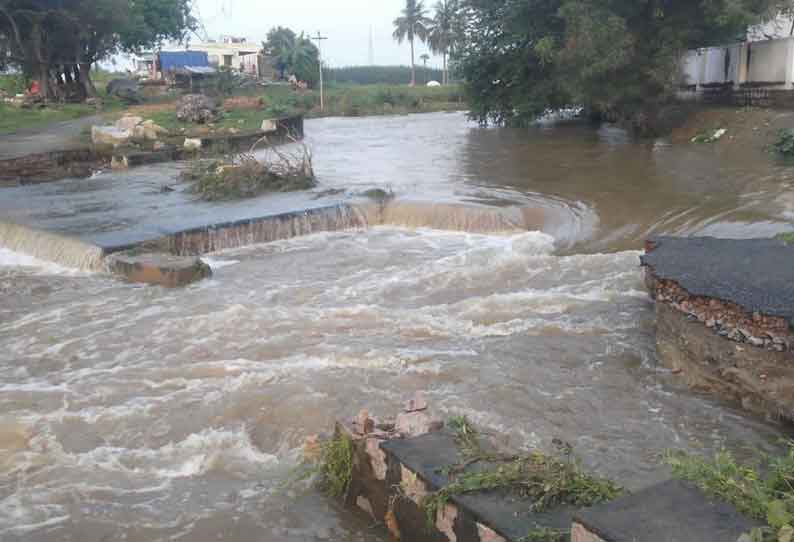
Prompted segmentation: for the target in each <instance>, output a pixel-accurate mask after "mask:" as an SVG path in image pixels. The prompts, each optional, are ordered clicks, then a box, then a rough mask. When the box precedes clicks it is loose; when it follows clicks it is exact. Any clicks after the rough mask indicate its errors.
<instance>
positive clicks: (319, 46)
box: [312, 30, 328, 111]
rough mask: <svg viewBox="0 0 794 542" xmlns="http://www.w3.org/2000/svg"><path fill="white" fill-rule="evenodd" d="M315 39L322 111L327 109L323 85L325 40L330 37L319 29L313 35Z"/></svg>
mask: <svg viewBox="0 0 794 542" xmlns="http://www.w3.org/2000/svg"><path fill="white" fill-rule="evenodd" d="M312 39H313V40H317V50H318V51H319V53H320V54H319V61H320V111H325V96H324V93H325V89H324V86H323V41H325V40H327V39H328V37H326V36H323V35H321V34H320V31H319V30H318V31H317V35H316V36H312Z"/></svg>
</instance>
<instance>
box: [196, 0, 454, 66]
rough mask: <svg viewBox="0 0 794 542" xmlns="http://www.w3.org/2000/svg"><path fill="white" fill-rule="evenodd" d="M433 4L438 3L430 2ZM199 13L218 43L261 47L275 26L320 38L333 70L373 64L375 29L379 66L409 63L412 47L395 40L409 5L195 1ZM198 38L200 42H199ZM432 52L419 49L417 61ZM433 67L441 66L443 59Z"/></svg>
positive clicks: (385, 0) (371, 0)
mask: <svg viewBox="0 0 794 542" xmlns="http://www.w3.org/2000/svg"><path fill="white" fill-rule="evenodd" d="M425 3H426V5H432V3H433V2H429V1H428V2H425ZM193 4H194V6H195V9H196V11H197V13H195V15H196V16H200V18H201V20H202V21H203V22H204V25H205V27H206V28H207V32H208V33H209V34H210V37H212V38H218V37H220V35H221V34H231V35H240V36H244V37H247V38H249V39H251V40H253V41H256V42H259V41H262V40H263V39H264V38H265V35H266V34H267V31H268V30H269V29H270V28H271V27H274V26H279V25H281V26H287V27H289V28H292V29H293V30H295V31H296V32H298V33H300V32H301V31H305V32H307V33H313V34H316V33H317V31H318V30H319V31H320V32H322V33H323V35H325V36H328V38H329V39H328V40H326V41H324V42H323V58H324V60H325V62H326V63H327V64H328V65H330V66H353V65H365V64H368V63H369V60H368V59H369V29H370V26H371V27H372V42H373V49H374V57H375V63H376V64H406V65H407V64H409V63H410V61H411V56H410V55H411V52H410V49H409V47H408V44H407V43H404V44H403V45H397V42H395V41H394V40H393V39H392V37H391V36H392V31H393V28H392V21H394V18H395V17H398V16H399V15H400V9H401V8H402V7H403V6H404V5H405V0H193ZM193 39H196V38H195V37H194V38H193ZM426 51H427V47H426V46H425V45H424V44H417V49H416V61H417V64H421V62H420V60H419V55H420V54H422V53H423V52H426ZM429 64H431V65H435V66H440V64H441V61H440V59H437V58H433V59H431V60H430V62H429Z"/></svg>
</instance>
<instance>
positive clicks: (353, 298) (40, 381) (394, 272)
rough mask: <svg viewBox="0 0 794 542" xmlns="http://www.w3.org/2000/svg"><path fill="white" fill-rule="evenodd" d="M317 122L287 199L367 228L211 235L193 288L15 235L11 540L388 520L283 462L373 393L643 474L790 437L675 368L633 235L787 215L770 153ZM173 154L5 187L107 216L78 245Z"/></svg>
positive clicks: (202, 534) (766, 227)
mask: <svg viewBox="0 0 794 542" xmlns="http://www.w3.org/2000/svg"><path fill="white" fill-rule="evenodd" d="M306 131H307V134H308V143H309V144H310V145H311V147H312V149H313V151H314V161H315V168H316V170H317V173H318V175H319V181H320V187H319V188H318V189H317V190H316V191H315V193H314V194H308V195H307V194H299V195H287V196H283V195H280V196H278V197H274V198H275V199H278V198H286V200H285V201H287V203H289V202H290V201H292V202H294V204H295V205H304V204H306V202H307V201H314V200H313V199H312V198H314V197H315V196H316V197H319V198H323V197H327V196H325V195H323V194H327V193H329V192H327V191H328V190H332V189H338V190H341V191H342V192H340V193H338V195H337V196H336V197H338V198H339V199H341V200H343V201H346V202H348V203H350V204H351V205H354V206H361V209H364V210H362V211H360V212H361V213H364V214H366V213H375V214H377V217H376V218H371V217H370V218H369V219H368V221H366V223H367V224H368V225H369V226H370V227H361V224H362V223H363V222H360V221H358V222H356V224H357V225H358V226H359V227H356V228H354V229H349V230H346V231H338V232H321V231H320V232H316V233H311V232H309V234H308V235H305V236H301V237H296V238H293V239H288V240H283V241H277V242H274V243H269V244H263V245H256V246H251V247H244V248H236V249H231V250H224V251H220V252H216V253H212V254H209V255H207V256H206V259H207V261H208V262H209V263H210V264H211V266H212V267H213V268H214V276H213V277H212V278H211V279H209V280H205V281H202V282H199V283H196V284H194V285H191V286H189V287H186V288H184V289H176V290H173V289H172V290H169V289H163V288H159V287H143V286H140V285H134V284H127V283H123V282H120V281H118V280H116V279H114V278H112V277H109V276H106V275H104V274H102V273H99V272H95V271H87V270H78V269H74V268H71V267H66V266H64V267H61V266H57V265H54V264H51V263H46V262H44V261H43V260H44V259H46V258H45V256H46V252H47V250H50V249H48V248H46V247H43V248H41V251H40V252H39V253H38V254H36V256H37V257H38V258H32V257H30V256H26V255H25V254H23V253H21V252H19V251H12V250H10V249H9V248H8V247H6V248H0V539H2V540H3V541H4V542H5V541H17V540H19V541H21V540H25V541H55V540H57V541H62V540H73V541H81V542H83V541H100V540H125V541H155V540H158V541H159V540H162V541H166V540H169V541H191V542H193V541H217V540H234V541H252V540H262V541H288V542H293V541H295V542H297V541H315V540H355V541H364V540H385V537H383V535H382V534H381V532H380V531H378V530H376V529H372V528H371V527H370V525H369V523H368V522H367V521H366V520H362V519H360V518H358V517H357V516H355V515H353V514H351V513H349V512H346V511H344V510H342V509H341V508H339V507H338V506H337V504H335V503H334V502H333V501H331V500H329V499H327V498H325V497H323V496H322V495H321V494H319V493H317V492H316V491H315V490H312V489H311V488H306V487H305V486H303V485H300V484H298V485H290V484H288V483H287V482H288V481H289V479H290V476H291V473H292V469H293V468H294V467H295V465H296V464H297V461H298V460H299V456H300V447H301V444H302V442H303V440H304V438H305V437H306V436H307V435H311V434H316V433H322V432H326V431H328V430H329V429H330V428H331V427H332V424H333V422H334V420H335V419H337V418H341V417H347V416H351V415H354V414H355V413H356V412H358V411H359V410H360V409H362V408H367V409H368V410H369V411H370V412H372V413H375V414H378V413H383V414H389V413H393V412H396V410H397V409H398V408H399V406H400V405H401V404H402V401H403V400H404V399H405V398H406V397H408V396H410V395H412V394H413V393H414V392H415V391H417V390H423V391H424V392H425V396H426V398H427V400H428V402H429V403H430V405H431V407H432V408H433V409H435V410H436V411H437V412H439V413H440V414H441V415H442V416H447V415H460V414H464V415H466V416H468V417H469V418H470V419H471V420H472V421H473V422H474V423H475V424H477V425H479V426H481V427H483V428H486V429H487V430H488V431H490V432H493V433H498V434H500V435H504V438H505V439H506V442H507V444H508V445H509V446H512V447H516V448H530V447H540V448H542V449H551V441H552V439H553V438H561V439H563V440H564V441H567V442H569V443H571V444H572V445H573V447H574V449H575V451H576V453H577V454H578V455H579V456H580V457H581V458H582V459H583V461H584V463H585V465H586V466H587V467H589V468H591V469H594V470H595V471H597V472H598V473H600V474H602V475H605V476H611V477H614V478H616V479H617V480H618V481H620V482H622V483H623V484H625V485H627V486H628V487H630V488H634V489H636V488H640V487H644V486H646V485H648V484H651V483H653V482H656V481H660V480H662V479H664V478H666V477H667V476H668V473H667V471H666V470H665V468H664V466H663V465H662V464H661V454H662V453H663V451H664V450H666V449H669V448H683V449H686V450H690V451H696V452H701V453H705V454H709V453H712V452H714V451H716V450H719V449H721V448H727V449H729V450H732V451H733V452H734V453H736V454H738V455H739V456H742V457H744V456H747V455H748V454H750V453H752V451H753V450H757V449H762V450H772V449H774V448H775V446H776V445H777V439H778V437H779V434H780V433H779V431H780V429H779V428H778V427H776V426H774V425H770V424H766V423H764V422H762V421H759V420H757V419H755V418H752V417H750V416H747V415H745V414H744V413H742V412H741V411H738V410H735V409H734V408H732V407H730V406H728V405H724V404H722V403H720V402H719V401H718V400H715V399H713V398H709V397H703V396H699V395H697V394H696V393H693V392H691V391H689V390H686V389H683V388H681V387H679V386H678V385H677V384H676V382H675V379H674V378H673V377H672V376H671V375H670V374H669V373H668V372H667V371H666V370H664V369H663V368H661V367H659V366H658V365H657V361H656V356H655V348H654V313H653V305H652V303H651V301H650V300H649V299H648V296H647V293H646V292H645V290H644V286H643V283H642V275H641V271H640V268H639V255H640V252H639V250H640V248H641V247H642V243H643V241H644V239H645V238H646V237H647V236H649V235H653V234H657V233H672V234H681V235H696V234H697V235H717V236H726V237H757V236H770V235H772V234H774V233H776V232H778V231H782V230H786V229H788V228H789V227H790V226H789V222H790V221H791V217H792V213H794V191H792V182H794V173H792V172H794V170H792V169H791V168H788V167H786V166H785V165H783V164H779V163H776V162H775V161H774V159H773V158H772V157H770V156H769V155H768V154H765V153H763V152H762V151H761V150H759V149H753V148H733V147H721V146H695V145H675V146H673V145H670V144H668V143H665V142H664V141H650V142H648V141H643V142H636V141H633V140H631V139H630V138H629V137H628V136H627V135H626V134H625V133H624V132H622V131H619V130H617V129H614V128H610V127H603V128H593V127H590V126H587V125H581V124H567V125H558V126H549V127H541V128H534V129H531V130H512V129H494V128H490V129H484V128H479V127H477V126H476V125H474V124H471V123H468V122H467V121H466V119H465V117H464V116H463V115H460V114H432V115H419V116H407V117H384V118H366V119H323V120H316V121H309V122H307V125H306ZM175 176H176V168H174V167H173V166H157V167H149V168H144V169H141V170H133V171H131V172H127V173H114V174H104V175H101V176H99V177H98V178H95V179H83V180H67V181H61V182H59V183H53V184H51V185H46V186H45V185H41V186H34V187H23V188H19V189H8V191H2V192H0V210H4V211H3V212H5V213H7V216H9V217H11V218H13V219H14V220H17V221H20V222H25V223H26V225H27V226H31V225H35V224H34V222H37V223H38V224H39V225H42V224H44V225H46V226H47V228H48V229H50V230H51V231H57V232H59V233H62V234H63V233H72V234H74V233H81V232H82V230H81V228H89V227H90V228H94V229H93V230H91V232H93V233H91V232H89V233H90V235H88V234H87V235H86V236H83V237H82V239H83V241H81V243H79V244H75V246H78V245H79V246H82V244H83V242H85V240H86V239H91V238H93V239H98V238H99V236H100V234H101V235H105V234H107V232H119V231H122V229H123V228H126V227H133V226H134V223H135V220H139V221H140V222H141V223H142V222H144V221H147V223H151V222H152V221H155V220H161V219H163V217H164V216H165V214H166V213H165V212H164V211H163V210H162V209H160V210H157V211H154V210H151V209H150V212H149V213H148V214H147V213H146V212H144V210H140V209H135V208H133V206H134V205H135V203H134V202H135V201H138V200H137V199H136V198H137V196H136V197H132V196H130V197H127V198H126V200H125V202H124V203H122V202H120V200H119V201H116V200H114V199H113V196H112V194H113V191H111V190H110V187H117V191H116V192H115V193H116V194H118V193H119V192H118V191H120V190H124V191H132V190H134V189H135V187H136V186H138V185H137V184H136V183H141V184H140V185H141V186H142V185H143V183H152V182H155V181H156V182H161V181H162V182H166V181H169V180H171V181H173V179H174V178H175ZM376 187H377V188H382V189H385V190H391V191H393V192H394V194H395V195H396V198H395V199H394V200H393V201H392V202H391V203H387V204H384V205H382V206H380V207H379V208H377V209H375V210H373V208H372V207H371V205H372V204H369V203H367V204H365V203H364V201H365V200H362V199H361V198H359V197H358V196H357V194H359V193H360V192H363V191H365V190H368V189H371V188H376ZM124 193H125V194H126V193H127V192H124ZM130 193H131V192H130ZM321 193H322V194H321ZM334 193H336V192H334ZM148 197H149V196H147V198H148ZM158 197H160V198H168V197H172V196H155V195H152V196H151V197H150V199H147V200H146V201H147V205H159V203H157V202H159V201H167V202H169V203H168V205H173V209H175V211H174V213H186V215H185V216H187V213H189V212H191V211H190V210H189V209H190V208H189V206H188V204H187V203H184V205H183V203H181V202H182V201H183V200H181V199H171V200H158V199H157V198H158ZM173 197H174V198H184V201H185V202H187V201H188V199H189V198H188V197H187V196H185V195H179V194H177V195H173ZM267 198H268V197H267V196H266V197H265V198H264V199H263V200H262V201H263V203H262V205H268V203H267V202H268V201H275V199H270V200H268V199H267ZM290 198H292V199H290ZM20 201H22V202H25V203H24V204H20V203H18V202H20ZM279 201H281V200H279ZM31 202H32V203H31ZM151 202H154V203H151ZM175 202H176V203H175ZM177 203H178V205H177ZM25 205H27V206H28V207H29V208H26V209H21V207H24V206H25ZM36 205H38V207H35V206H36ZM122 205H125V206H126V207H122ZM163 205H165V204H163ZM202 205H205V207H202V209H203V210H202V212H205V211H206V212H216V210H217V212H218V213H224V212H225V211H224V209H225V208H227V207H228V205H229V204H219V205H217V206H216V207H206V204H202ZM247 205H248V204H247ZM250 205H253V203H251V204H250ZM34 207H35V208H34ZM174 213H172V214H168V217H169V220H171V219H174V217H175V216H177V215H176V214H174ZM225 216H226V215H224V217H225ZM367 216H370V215H367ZM34 217H40V218H38V219H36V220H34ZM136 217H137V218H136ZM141 217H146V218H145V219H144V218H141ZM122 223H123V224H122ZM78 230H79V231H78ZM86 231H87V230H86ZM92 236H93V237H92ZM8 238H9V239H10V235H9V237H8ZM24 245H25V243H22V242H20V244H19V246H18V247H17V249H18V250H19V247H21V246H24ZM62 249H63V247H62V246H61V247H60V248H59V249H58V250H62ZM52 250H55V249H52ZM75 250H77V249H75ZM74 261H75V262H80V261H82V259H81V258H79V257H76V258H74Z"/></svg>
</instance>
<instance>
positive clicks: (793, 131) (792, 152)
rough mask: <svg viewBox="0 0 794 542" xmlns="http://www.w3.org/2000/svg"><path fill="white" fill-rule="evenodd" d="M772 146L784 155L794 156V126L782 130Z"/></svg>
mask: <svg viewBox="0 0 794 542" xmlns="http://www.w3.org/2000/svg"><path fill="white" fill-rule="evenodd" d="M772 146H773V147H774V148H775V150H776V151H777V152H779V153H780V154H782V155H783V156H794V128H784V129H783V130H780V132H778V136H777V141H776V142H775V143H773V145H772Z"/></svg>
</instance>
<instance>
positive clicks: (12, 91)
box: [0, 74, 27, 96]
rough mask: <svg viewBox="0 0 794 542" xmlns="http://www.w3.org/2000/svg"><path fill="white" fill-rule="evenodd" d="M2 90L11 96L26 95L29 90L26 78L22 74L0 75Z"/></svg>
mask: <svg viewBox="0 0 794 542" xmlns="http://www.w3.org/2000/svg"><path fill="white" fill-rule="evenodd" d="M0 90H2V91H3V92H6V93H8V94H9V95H11V96H16V95H17V94H24V92H25V90H27V82H26V81H25V77H24V76H23V75H20V74H8V75H0Z"/></svg>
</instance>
